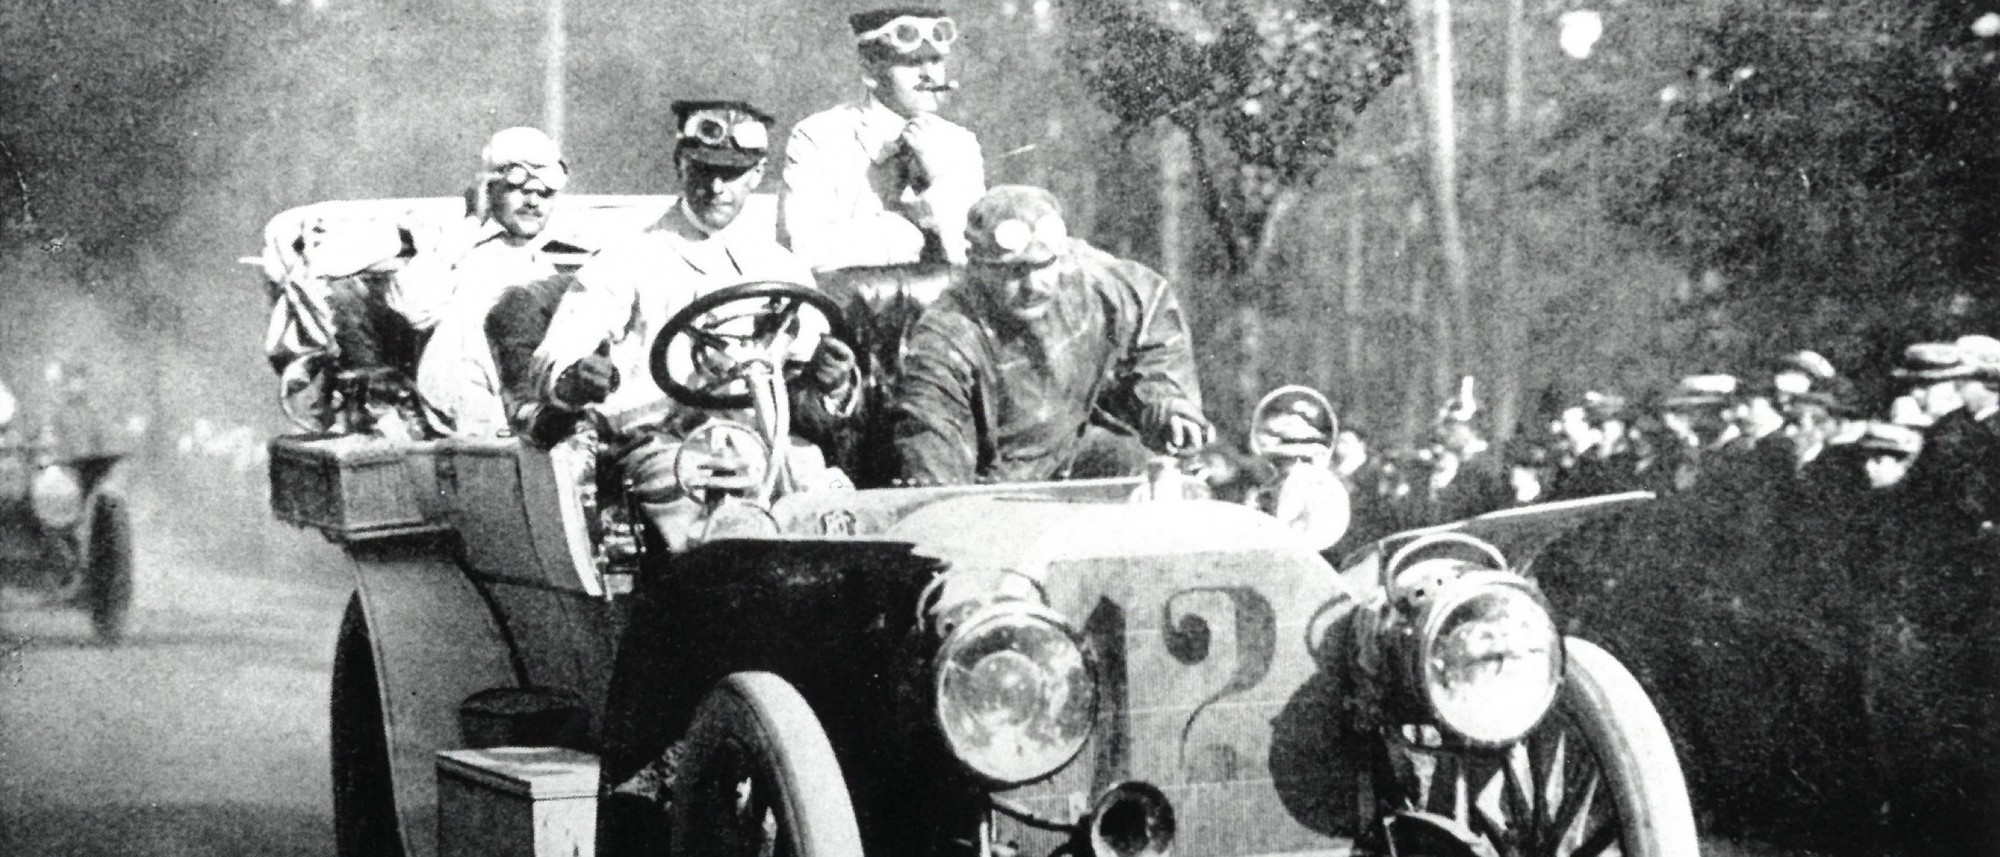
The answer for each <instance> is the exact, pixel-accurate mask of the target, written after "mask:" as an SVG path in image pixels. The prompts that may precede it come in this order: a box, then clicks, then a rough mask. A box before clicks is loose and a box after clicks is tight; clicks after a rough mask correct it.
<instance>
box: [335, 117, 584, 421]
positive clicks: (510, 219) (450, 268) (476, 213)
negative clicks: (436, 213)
mask: <svg viewBox="0 0 2000 857" xmlns="http://www.w3.org/2000/svg"><path fill="white" fill-rule="evenodd" d="M480 160H481V169H480V171H479V173H478V174H477V175H476V176H475V178H474V180H473V186H472V188H471V192H470V194H469V199H468V204H467V206H466V214H465V216H464V217H463V218H461V219H459V220H456V221H453V222H451V223H449V224H446V225H444V226H442V227H438V226H436V225H430V226H426V225H423V224H417V223H399V224H383V225H382V226H383V228H382V230H381V232H383V233H384V235H383V236H375V235H354V236H349V235H335V234H328V235H326V236H324V238H323V239H322V242H321V243H320V244H319V245H317V246H315V247H313V248H312V249H311V250H309V251H308V252H309V253H310V254H314V255H309V256H308V261H309V262H311V263H312V268H313V269H314V271H315V274H316V275H320V276H326V277H328V278H329V279H332V280H334V281H335V282H334V283H333V284H332V286H331V289H330V294H329V300H328V303H329V305H330V307H331V309H332V311H333V314H334V329H335V337H336V341H337V342H338V345H339V352H340V357H341V361H340V367H339V368H340V369H341V370H342V371H343V372H344V373H345V374H347V375H348V376H350V377H352V376H355V375H368V376H371V380H370V382H369V383H370V386H371V387H372V388H373V391H374V392H372V393H371V398H373V399H375V400H376V401H377V404H376V405H375V406H373V409H375V410H378V411H380V413H378V414H377V415H376V418H375V419H373V420H371V422H373V423H374V424H375V425H376V426H377V430H378V431H380V432H381V433H384V434H389V435H408V436H421V435H439V434H494V433H497V432H499V431H500V430H501V429H503V428H505V427H506V425H507V423H506V415H505V413H504V412H503V410H502V408H501V405H500V395H499V388H500V385H499V378H498V374H497V372H496V370H495V369H494V367H493V358H492V352H491V349H490V347H489V345H488V343H487V341H486V336H485V332H484V323H485V318H486V313H487V310H488V309H489V308H490V307H491V306H492V305H493V303H494V301H495V300H496V299H497V298H498V297H499V295H500V293H501V292H502V291H503V290H504V289H506V288H507V287H508V286H511V285H515V284H519V283H526V282H530V281H534V280H539V279H544V278H547V277H550V276H553V275H554V274H555V273H556V271H557V269H558V261H557V260H558V259H562V258H564V257H567V258H569V259H580V258H581V257H582V252H581V250H580V249H579V248H576V247H573V246H570V245H568V244H565V243H562V242H558V241H554V240H552V239H551V237H550V236H551V233H549V232H548V231H547V226H548V224H549V221H550V218H551V217H552V216H553V215H554V213H555V201H556V197H557V195H558V194H559V193H560V192H561V191H562V189H563V187H564V185H566V184H567V183H568V180H569V170H568V167H567V166H566V165H565V164H564V163H563V160H562V155H561V152H560V151H559V150H558V148H557V146H556V143H555V141H554V140H551V139H549V137H548V135H546V134H544V133H542V132H541V131H539V130H536V129H534V128H526V127H518V128H508V129H505V130H502V131H500V132H498V133H496V134H494V135H493V137H492V138H491V139H490V140H489V141H488V142H487V144H486V147H485V148H484V149H483V150H482V151H481V153H480ZM362 231H366V230H362ZM398 234H400V240H398ZM384 238H386V240H383V239H384ZM398 245H400V252H397V251H396V250H395V248H396V247H397V246H398ZM371 247H379V248H381V249H379V250H372V251H370V250H368V248H371ZM315 256H316V258H315ZM412 374H413V375H414V378H412V377H411V376H412ZM412 392H414V393H415V394H416V395H411V394H412ZM392 405H395V406H399V407H392ZM402 410H406V411H408V412H407V413H396V414H395V415H394V416H392V415H391V412H392V411H402ZM392 426H394V428H391V427H392Z"/></svg>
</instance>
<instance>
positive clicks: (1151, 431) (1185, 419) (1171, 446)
mask: <svg viewBox="0 0 2000 857" xmlns="http://www.w3.org/2000/svg"><path fill="white" fill-rule="evenodd" d="M1143 416H1144V423H1145V424H1144V425H1143V426H1141V427H1140V428H1141V430H1142V431H1144V432H1145V434H1146V442H1147V444H1148V445H1150V446H1152V447H1153V448H1155V449H1162V450H1165V451H1167V452H1171V453H1185V452H1194V451H1196V450H1199V449H1201V448H1202V447H1204V446H1207V445H1208V443H1209V441H1211V440H1213V439H1214V438H1215V426H1214V425H1213V424H1211V423H1210V422H1209V421H1208V418H1207V417H1204V416H1202V414H1201V409H1200V408H1197V407H1195V406H1194V403H1193V402H1190V401H1188V400H1186V399H1182V398H1178V397H1176V398H1170V399H1166V400H1163V401H1158V402H1153V403H1151V404H1148V405H1147V406H1146V412H1145V414H1144V415H1143Z"/></svg>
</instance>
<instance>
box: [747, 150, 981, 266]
mask: <svg viewBox="0 0 2000 857" xmlns="http://www.w3.org/2000/svg"><path fill="white" fill-rule="evenodd" d="M841 142H842V141H838V140H832V141H825V142H822V141H820V140H818V139H815V138H814V136H813V135H812V134H811V132H810V131H808V130H807V129H805V128H795V129H793V130H792V135H791V137H790V138H789V139H788V140H787V141H786V143H785V169H784V174H783V176H782V181H781V183H780V185H779V189H778V196H779V201H778V235H779V238H780V239H781V240H783V241H784V242H785V243H787V244H788V245H790V247H791V248H792V252H794V253H797V254H798V255H799V256H800V257H802V258H804V259H805V260H806V261H807V262H808V263H810V264H811V266H812V269H813V270H815V271H832V270H838V269H841V268H855V267H862V266H875V265H900V264H905V263H909V262H915V261H917V260H918V258H919V257H921V256H922V254H923V249H924V233H923V230H922V229H919V228H917V225H916V224H915V223H912V222H910V220H909V219H908V218H906V217H904V216H903V215H901V214H898V213H896V212H894V211H890V210H888V209H887V208H885V207H884V206H883V205H882V201H881V200H880V199H879V198H877V197H876V196H875V192H874V190H873V189H872V188H871V187H870V186H869V184H868V170H869V169H870V168H871V164H870V162H869V159H868V157H867V156H866V155H865V154H864V153H862V152H861V151H860V149H859V144H858V143H853V144H850V145H852V146H853V147H854V151H851V152H843V151H840V150H839V146H840V143H841ZM959 228H960V230H961V231H963V229H964V223H963V222H961V223H960V224H959Z"/></svg>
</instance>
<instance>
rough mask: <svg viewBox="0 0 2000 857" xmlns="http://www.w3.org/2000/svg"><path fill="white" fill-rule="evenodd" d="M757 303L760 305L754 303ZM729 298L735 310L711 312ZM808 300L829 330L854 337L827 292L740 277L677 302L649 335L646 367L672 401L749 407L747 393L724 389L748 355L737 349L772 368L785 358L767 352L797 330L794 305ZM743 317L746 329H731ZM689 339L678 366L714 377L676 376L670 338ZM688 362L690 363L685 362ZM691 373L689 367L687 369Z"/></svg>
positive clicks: (847, 339)
mask: <svg viewBox="0 0 2000 857" xmlns="http://www.w3.org/2000/svg"><path fill="white" fill-rule="evenodd" d="M759 303H761V304H762V306H758V305H757V304H759ZM731 304H742V305H743V306H742V307H741V311H740V312H731V313H728V314H721V315H718V314H716V310H719V309H722V308H723V307H725V306H729V305H731ZM804 306H811V307H812V308H813V309H816V310H819V312H820V315H822V316H825V317H826V325H827V328H828V335H829V336H832V337H833V338H835V339H839V340H841V341H843V342H847V343H849V344H852V343H853V341H854V340H853V338H852V336H851V334H850V333H849V328H848V325H847V319H846V318H845V317H843V316H842V315H841V314H840V305H839V304H836V303H834V301H833V299H832V298H829V297H827V296H826V295H823V294H820V293H819V292H818V291H815V290H814V289H811V288H809V287H806V286H802V285H799V284H797V283H788V282H783V281H780V280H767V281H763V282H755V283H742V284H739V285H734V286H729V287H727V288H721V289H716V290H715V291H713V292H709V293H708V294H705V295H702V296H701V297H698V298H695V299H694V301H693V302H692V303H689V304H688V305H687V306H685V307H682V308H681V311H680V312H677V313H674V317H673V318H670V319H667V323H666V324H665V325H664V326H662V327H661V328H660V333H659V335H658V336H656V337H654V338H653V349H652V353H651V355H650V356H649V359H648V360H647V367H648V368H649V369H651V370H652V372H653V382H654V383H656V384H659V385H660V389H661V390H664V391H666V394H667V395H669V396H672V397H673V399H674V401H676V402H679V403H681V404H683V405H686V406H688V407H693V408H707V409H715V410H735V409H739V408H747V407H750V404H751V398H750V394H749V393H747V392H744V393H729V392H724V390H725V388H727V387H728V386H729V385H730V384H732V383H735V381H736V380H737V379H738V378H739V377H741V376H740V372H739V371H738V370H740V368H741V367H742V365H743V364H744V363H745V362H747V360H745V359H742V358H739V357H738V356H737V355H740V354H743V352H744V351H745V350H748V351H749V352H750V354H749V355H748V356H749V357H751V358H755V357H763V358H764V359H766V360H768V361H769V362H770V363H771V365H772V366H773V368H778V367H781V366H782V365H783V363H784V355H783V354H774V353H772V351H773V348H774V346H775V345H777V344H778V342H779V340H780V339H781V338H784V337H782V336H781V335H783V334H792V335H796V334H797V332H798V326H799V324H798V322H799V309H800V308H801V307H804ZM746 319H747V321H748V330H747V331H746V330H739V329H731V328H736V327H741V326H742V324H743V322H744V321H745V320H746ZM683 337H685V338H687V339H688V340H689V348H688V349H687V352H686V353H687V354H688V355H689V356H690V357H692V358H693V360H692V361H684V362H683V366H682V369H683V371H688V370H691V369H693V368H696V367H699V368H702V369H705V370H707V371H708V372H709V374H711V375H713V376H715V377H714V380H711V381H708V382H706V383H703V382H701V381H700V379H698V378H694V377H688V378H685V379H683V378H680V377H676V376H675V374H674V373H675V368H676V367H675V366H674V362H673V361H670V360H668V355H669V354H671V353H672V351H673V346H674V342H675V340H678V339H681V338H683ZM688 362H691V363H693V364H694V365H693V366H687V365H685V364H686V363H688ZM690 374H691V375H692V374H693V373H692V372H690Z"/></svg>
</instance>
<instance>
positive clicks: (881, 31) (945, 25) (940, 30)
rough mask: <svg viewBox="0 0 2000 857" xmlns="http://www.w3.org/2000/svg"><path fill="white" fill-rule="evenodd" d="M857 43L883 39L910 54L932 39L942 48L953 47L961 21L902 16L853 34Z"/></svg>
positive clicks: (882, 40)
mask: <svg viewBox="0 0 2000 857" xmlns="http://www.w3.org/2000/svg"><path fill="white" fill-rule="evenodd" d="M854 41H855V43H856V44H863V45H865V44H868V43H869V42H881V43H882V44H885V45H888V46H889V47H892V48H895V49H896V51H897V52H898V53H906V54H907V53H910V52H912V51H915V50H916V49H918V48H920V47H923V45H924V43H925V42H929V43H930V44H931V45H933V46H935V47H936V48H937V49H938V50H939V51H947V50H950V49H951V43H952V42H956V41H958V22H957V21H953V20H952V19H950V18H923V17H918V16H916V15H900V16H897V17H895V18H891V19H889V22H888V23H886V24H883V25H882V26H880V27H876V28H875V29H873V30H869V31H868V32H865V33H861V34H858V35H856V36H855V37H854Z"/></svg>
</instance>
